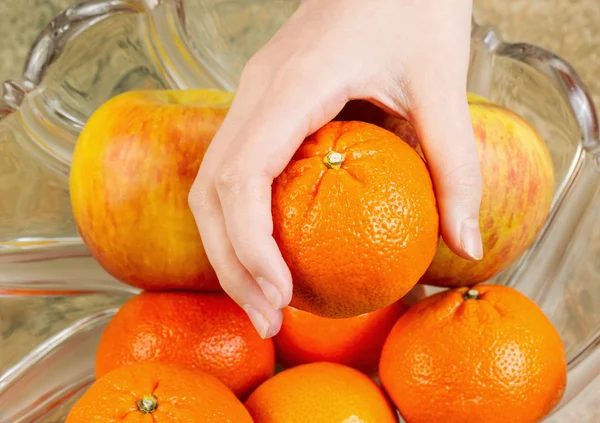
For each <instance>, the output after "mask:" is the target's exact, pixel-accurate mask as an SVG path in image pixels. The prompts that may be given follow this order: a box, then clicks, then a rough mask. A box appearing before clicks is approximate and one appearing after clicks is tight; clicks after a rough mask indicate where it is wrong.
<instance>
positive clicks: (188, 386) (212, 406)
mask: <svg viewBox="0 0 600 423" xmlns="http://www.w3.org/2000/svg"><path fill="white" fill-rule="evenodd" d="M94 422H96V423H107V422H127V423H138V422H139V423H152V422H156V423H169V422H185V423H232V422H235V423H252V418H251V417H250V416H249V414H248V411H247V410H246V409H245V408H244V405H243V404H242V403H241V402H240V400H239V399H237V398H236V396H235V395H234V394H233V392H231V391H230V390H229V389H227V387H226V386H225V385H224V384H223V383H222V382H220V381H219V380H218V379H216V378H215V377H213V376H210V375H208V374H206V373H204V372H201V371H199V370H193V369H189V368H186V367H183V366H181V365H178V364H172V363H137V364H132V365H129V366H125V367H120V368H118V369H115V370H113V371H112V372H110V373H108V374H106V375H104V376H103V377H102V378H100V379H98V380H97V381H96V382H94V384H93V385H92V386H91V387H90V388H89V389H88V390H87V391H86V392H85V394H83V396H82V397H81V398H80V399H79V400H78V401H77V403H76V404H75V405H74V406H73V408H72V409H71V411H70V412H69V415H68V416H67V420H66V423H94Z"/></svg>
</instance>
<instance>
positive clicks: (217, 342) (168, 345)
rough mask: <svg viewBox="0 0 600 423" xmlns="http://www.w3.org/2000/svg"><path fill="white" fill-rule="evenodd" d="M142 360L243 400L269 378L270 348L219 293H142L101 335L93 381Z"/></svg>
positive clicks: (272, 357) (269, 342)
mask: <svg viewBox="0 0 600 423" xmlns="http://www.w3.org/2000/svg"><path fill="white" fill-rule="evenodd" d="M147 361H159V362H174V363H180V364H183V365H186V366H189V367H193V368H197V369H200V370H203V371H205V372H207V373H209V374H211V375H213V376H216V377H217V378H219V379H220V380H221V381H222V382H223V383H225V385H226V386H227V387H229V388H230V389H231V390H232V391H233V392H234V393H235V394H236V395H238V396H239V397H245V396H246V395H247V394H248V393H250V391H252V390H253V389H254V388H256V386H258V385H259V384H260V383H261V382H262V381H264V380H265V379H267V378H268V377H270V376H272V375H273V373H274V371H275V349H274V347H273V341H272V340H271V339H261V338H260V336H259V335H258V333H257V332H256V330H255V329H254V327H253V326H252V323H251V322H250V320H249V319H248V317H247V315H246V313H245V312H244V311H243V310H242V309H241V308H240V307H239V306H238V305H237V304H235V303H234V302H233V300H231V299H230V298H229V297H228V296H227V295H226V294H224V293H208V292H207V293H192V292H176V291H172V292H143V293H141V294H139V295H137V296H135V297H132V298H131V299H130V300H129V301H127V303H125V304H124V305H123V307H122V308H121V309H120V310H119V311H118V312H117V314H116V315H115V316H114V318H113V319H112V320H111V321H110V322H109V324H108V325H107V327H106V329H105V330H104V333H103V334H102V338H101V339H100V344H99V346H98V350H97V354H96V376H97V377H101V376H102V375H104V374H106V373H107V372H109V371H111V370H113V369H115V368H117V367H120V366H124V365H127V364H131V363H139V362H147Z"/></svg>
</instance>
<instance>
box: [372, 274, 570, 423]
mask: <svg viewBox="0 0 600 423" xmlns="http://www.w3.org/2000/svg"><path fill="white" fill-rule="evenodd" d="M379 376H380V379H381V382H382V384H383V386H384V388H385V390H386V391H387V393H388V394H389V395H390V397H391V398H392V400H393V402H394V403H395V404H396V407H398V409H399V410H400V413H401V414H402V417H403V418H404V419H405V420H406V422H407V423H430V422H437V421H440V422H445V423H464V422H469V423H504V422H519V423H534V422H540V421H541V420H542V419H543V418H544V416H546V415H547V414H548V413H549V412H550V411H551V410H552V409H553V408H554V407H555V406H556V404H557V403H558V402H559V400H560V399H561V397H562V395H563V393H564V389H565V384H566V378H567V368H566V359H565V351H564V346H563V343H562V341H561V338H560V336H559V334H558V332H557V331H556V329H555V328H554V327H553V326H552V324H551V322H550V321H549V320H548V318H547V317H546V316H545V315H544V313H543V312H542V311H541V310H540V309H539V308H538V306H537V305H536V304H535V303H534V302H533V301H531V300H530V299H529V298H527V297H525V296H524V295H523V294H521V293H519V292H518V291H516V290H514V289H512V288H508V287H505V286H501V285H480V286H476V287H475V288H472V289H471V290H469V288H466V287H465V288H456V289H453V290H450V291H446V292H442V293H439V294H435V295H433V296H431V297H428V298H426V299H424V300H422V301H421V302H419V303H417V304H416V305H414V306H413V307H411V309H409V310H408V311H407V312H406V313H405V314H404V315H403V316H402V317H401V318H400V319H399V320H398V322H397V323H396V325H395V326H394V328H393V329H392V331H391V332H390V335H389V336H388V339H387V340H386V343H385V345H384V347H383V352H382V355H381V361H380V365H379Z"/></svg>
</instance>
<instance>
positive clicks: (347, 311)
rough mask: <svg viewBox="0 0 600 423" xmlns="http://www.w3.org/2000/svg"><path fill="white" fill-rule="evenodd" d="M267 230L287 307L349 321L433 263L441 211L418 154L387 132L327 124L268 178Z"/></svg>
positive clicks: (393, 295) (406, 286) (392, 296)
mask: <svg viewBox="0 0 600 423" xmlns="http://www.w3.org/2000/svg"><path fill="white" fill-rule="evenodd" d="M272 214H273V236H274V238H275V240H276V241H277V243H278V246H279V248H280V250H281V253H282V255H283V258H284V260H285V261H286V263H287V265H288V266H289V268H290V271H291V273H292V278H293V282H294V293H293V296H292V301H291V303H290V305H291V306H292V307H294V308H297V309H300V310H303V311H308V312H310V313H313V314H316V315H319V316H322V317H329V318H347V317H354V316H358V315H360V314H363V313H369V312H372V311H375V310H378V309H380V308H383V307H386V306H388V305H390V304H392V303H394V302H396V301H398V300H399V299H400V298H401V297H402V296H404V295H405V294H406V293H407V292H408V291H409V290H410V289H411V288H412V287H413V286H414V285H415V284H416V283H417V282H418V280H419V278H420V277H421V276H422V275H423V273H424V272H425V270H426V269H427V267H428V266H429V264H430V263H431V261H432V260H433V257H434V254H435V251H436V248H437V245H438V238H439V216H438V210H437V205H436V199H435V195H434V190H433V183H432V181H431V176H430V174H429V171H428V169H427V167H426V165H425V162H424V161H423V159H422V158H421V157H420V156H419V154H418V153H417V152H416V151H415V150H414V149H413V148H411V147H410V145H408V144H407V143H406V142H404V141H403V140H402V139H400V138H399V137H398V136H396V135H395V134H393V133H392V132H390V131H387V130H385V129H383V128H380V127H378V126H376V125H373V124H369V123H366V122H359V121H350V122H348V121H332V122H330V123H328V124H326V125H325V126H323V127H322V128H321V129H319V130H318V131H316V132H315V133H314V134H313V135H311V136H309V137H308V138H307V139H306V140H305V141H304V142H303V144H302V145H301V146H300V148H299V149H298V150H297V152H296V154H295V155H294V157H293V159H292V160H291V161H290V163H289V164H288V166H287V167H286V168H285V169H284V171H283V172H282V173H281V174H280V175H279V176H278V177H277V178H276V179H275V180H274V182H273V198H272Z"/></svg>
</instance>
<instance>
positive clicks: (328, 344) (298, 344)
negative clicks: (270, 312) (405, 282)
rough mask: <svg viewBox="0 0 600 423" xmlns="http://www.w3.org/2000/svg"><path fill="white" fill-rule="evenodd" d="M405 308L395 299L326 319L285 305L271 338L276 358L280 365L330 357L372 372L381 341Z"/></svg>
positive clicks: (293, 364) (331, 359)
mask: <svg viewBox="0 0 600 423" xmlns="http://www.w3.org/2000/svg"><path fill="white" fill-rule="evenodd" d="M406 308H407V306H406V305H405V304H404V303H403V302H402V301H396V302H395V303H393V304H391V305H389V306H387V307H384V308H381V309H379V310H376V311H372V312H371V313H365V314H361V315H360V316H356V317H349V318H347V319H328V318H326V317H320V316H316V315H314V314H312V313H309V312H307V311H302V310H298V309H295V308H293V307H286V308H284V309H283V324H282V325H281V329H280V331H279V333H278V334H277V335H275V337H274V338H273V340H274V341H275V352H276V354H277V357H278V361H279V362H280V363H281V365H282V366H283V367H292V366H297V365H299V364H305V363H312V362H315V361H329V362H334V363H340V364H345V365H347V366H351V367H354V368H356V369H358V370H361V371H363V372H365V373H369V374H370V373H374V372H376V371H377V365H378V364H379V356H380V354H381V348H382V347H383V343H384V341H385V339H386V337H387V335H388V333H389V331H390V330H391V329H392V326H394V323H396V320H398V318H399V317H400V316H401V315H402V313H403V312H404V311H406Z"/></svg>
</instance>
